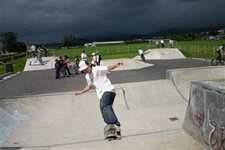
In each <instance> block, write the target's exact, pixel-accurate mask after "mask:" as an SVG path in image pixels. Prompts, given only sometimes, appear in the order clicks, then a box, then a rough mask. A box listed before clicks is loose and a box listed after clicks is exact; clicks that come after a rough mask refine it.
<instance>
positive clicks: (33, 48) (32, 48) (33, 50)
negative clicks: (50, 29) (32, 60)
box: [31, 45, 36, 57]
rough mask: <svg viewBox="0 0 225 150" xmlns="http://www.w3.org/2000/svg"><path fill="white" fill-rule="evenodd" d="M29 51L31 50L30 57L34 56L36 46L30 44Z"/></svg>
mask: <svg viewBox="0 0 225 150" xmlns="http://www.w3.org/2000/svg"><path fill="white" fill-rule="evenodd" d="M31 51H32V57H35V56H36V46H35V45H32V46H31Z"/></svg>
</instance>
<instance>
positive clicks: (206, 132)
mask: <svg viewBox="0 0 225 150" xmlns="http://www.w3.org/2000/svg"><path fill="white" fill-rule="evenodd" d="M217 107H219V108H217ZM193 114H194V116H193V118H194V121H195V123H196V125H197V126H198V127H199V129H200V131H201V136H202V140H203V141H204V142H205V144H206V145H207V146H208V147H209V148H210V149H211V150H225V120H224V119H225V118H224V117H225V105H220V106H217V105H216V104H215V103H212V104H210V105H209V107H208V109H207V117H205V116H206V115H205V113H204V111H203V110H194V113H193ZM207 137H208V139H207ZM206 139H207V140H206Z"/></svg>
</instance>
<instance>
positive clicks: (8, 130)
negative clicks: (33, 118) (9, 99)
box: [0, 107, 30, 147]
mask: <svg viewBox="0 0 225 150" xmlns="http://www.w3.org/2000/svg"><path fill="white" fill-rule="evenodd" d="M29 119H30V117H29V116H27V115H22V114H20V113H19V111H18V110H15V111H14V113H13V115H10V114H9V113H7V112H6V111H5V110H4V109H2V108H1V107H0V147H2V146H3V144H4V143H5V142H6V141H7V140H8V139H9V138H10V136H11V134H12V132H13V130H14V129H16V128H17V127H18V126H19V125H20V124H21V122H22V121H23V120H29Z"/></svg>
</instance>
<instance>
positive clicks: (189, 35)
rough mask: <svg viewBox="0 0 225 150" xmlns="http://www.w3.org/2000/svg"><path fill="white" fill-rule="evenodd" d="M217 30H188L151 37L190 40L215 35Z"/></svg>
mask: <svg viewBox="0 0 225 150" xmlns="http://www.w3.org/2000/svg"><path fill="white" fill-rule="evenodd" d="M218 33H219V32H218V31H217V30H210V31H207V32H200V33H198V32H197V33H195V32H189V33H182V34H172V35H166V36H155V37H153V38H152V39H173V40H175V41H192V40H195V39H199V38H200V39H201V37H205V36H216V35H217V34H218ZM221 38H225V37H221Z"/></svg>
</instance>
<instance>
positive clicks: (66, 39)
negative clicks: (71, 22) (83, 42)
mask: <svg viewBox="0 0 225 150" xmlns="http://www.w3.org/2000/svg"><path fill="white" fill-rule="evenodd" d="M60 43H61V46H65V47H67V48H68V47H70V46H74V44H75V37H74V36H73V35H64V36H62V37H61V40H60Z"/></svg>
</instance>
